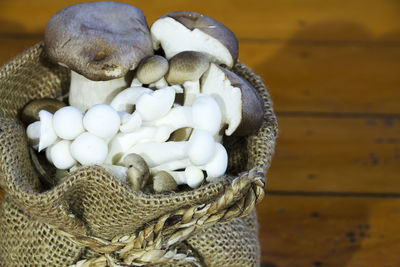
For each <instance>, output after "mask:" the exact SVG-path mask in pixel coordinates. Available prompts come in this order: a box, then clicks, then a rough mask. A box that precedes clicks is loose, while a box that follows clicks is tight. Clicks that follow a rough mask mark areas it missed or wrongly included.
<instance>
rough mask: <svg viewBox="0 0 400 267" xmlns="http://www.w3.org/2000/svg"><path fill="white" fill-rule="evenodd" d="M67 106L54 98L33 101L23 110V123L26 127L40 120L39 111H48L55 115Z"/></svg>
mask: <svg viewBox="0 0 400 267" xmlns="http://www.w3.org/2000/svg"><path fill="white" fill-rule="evenodd" d="M65 106H66V104H65V103H64V102H62V101H59V100H57V99H53V98H40V99H35V100H32V101H31V102H29V103H28V104H26V105H25V106H24V107H23V109H22V110H21V121H22V122H23V123H24V124H25V125H29V124H31V123H33V122H35V121H38V120H39V119H40V118H39V111H41V110H46V111H48V112H50V113H52V114H54V112H56V111H57V110H59V109H60V108H62V107H65Z"/></svg>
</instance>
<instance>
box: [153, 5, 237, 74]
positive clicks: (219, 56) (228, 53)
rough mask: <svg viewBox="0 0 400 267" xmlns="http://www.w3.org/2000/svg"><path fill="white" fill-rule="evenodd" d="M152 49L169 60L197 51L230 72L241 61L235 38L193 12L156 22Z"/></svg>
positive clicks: (167, 16) (218, 25)
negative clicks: (160, 51)
mask: <svg viewBox="0 0 400 267" xmlns="http://www.w3.org/2000/svg"><path fill="white" fill-rule="evenodd" d="M150 32H151V37H152V40H153V48H154V49H155V50H157V49H159V47H160V46H161V47H162V49H163V50H164V52H165V55H166V58H167V59H169V58H172V57H173V56H174V55H176V54H177V53H179V52H182V51H188V50H191V51H198V52H201V53H204V54H205V55H207V56H208V57H209V58H210V60H211V61H212V62H215V63H217V64H224V65H226V66H228V67H229V68H231V67H232V66H233V65H234V64H235V62H236V60H237V58H238V41H237V39H236V36H235V35H234V34H233V32H232V31H231V30H229V29H228V28H227V27H226V26H224V25H223V24H222V23H220V22H218V21H216V20H215V19H212V18H210V17H207V16H204V15H202V14H199V13H195V12H190V11H176V12H171V13H168V14H165V15H164V16H162V17H161V18H159V19H157V20H156V21H155V22H154V23H153V25H151V28H150Z"/></svg>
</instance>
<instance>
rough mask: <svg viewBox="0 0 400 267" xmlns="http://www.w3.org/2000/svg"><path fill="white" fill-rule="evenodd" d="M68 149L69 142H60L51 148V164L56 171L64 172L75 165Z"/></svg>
mask: <svg viewBox="0 0 400 267" xmlns="http://www.w3.org/2000/svg"><path fill="white" fill-rule="evenodd" d="M70 147H71V141H69V140H61V141H60V142H57V143H55V144H54V145H52V146H51V149H50V158H51V162H52V163H53V164H54V166H56V168H57V169H61V170H66V169H69V168H71V167H72V166H74V165H75V164H76V160H75V159H74V158H73V157H72V155H71V150H70ZM46 152H47V151H46Z"/></svg>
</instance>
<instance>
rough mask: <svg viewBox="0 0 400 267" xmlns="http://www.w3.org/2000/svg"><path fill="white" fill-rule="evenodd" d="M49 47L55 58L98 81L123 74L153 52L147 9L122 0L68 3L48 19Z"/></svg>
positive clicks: (51, 56) (46, 40)
mask: <svg viewBox="0 0 400 267" xmlns="http://www.w3.org/2000/svg"><path fill="white" fill-rule="evenodd" d="M44 44H45V50H46V53H47V54H48V55H49V57H50V59H51V60H52V61H54V62H57V63H61V64H64V65H66V66H68V67H69V68H70V69H72V70H73V71H75V72H77V73H79V74H81V75H83V76H85V77H86V78H88V79H90V80H94V81H106V80H111V79H115V78H120V77H123V76H124V75H125V74H126V73H127V72H128V71H129V70H130V69H134V68H135V67H136V66H137V64H138V63H139V62H140V60H141V59H142V58H144V57H146V56H149V55H153V49H152V42H151V38H150V33H149V30H148V25H147V22H146V18H145V16H144V14H143V12H142V11H141V10H140V9H138V8H136V7H134V6H132V5H128V4H124V3H119V2H89V3H82V4H76V5H72V6H69V7H66V8H64V9H62V10H60V11H59V12H57V13H56V14H55V15H53V17H51V19H50V20H49V22H48V23H47V26H46V30H45V40H44Z"/></svg>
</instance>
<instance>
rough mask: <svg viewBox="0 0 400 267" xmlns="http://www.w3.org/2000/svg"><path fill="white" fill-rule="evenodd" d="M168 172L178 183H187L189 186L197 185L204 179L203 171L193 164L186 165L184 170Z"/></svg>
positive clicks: (194, 186) (195, 186)
mask: <svg viewBox="0 0 400 267" xmlns="http://www.w3.org/2000/svg"><path fill="white" fill-rule="evenodd" d="M169 174H170V175H171V176H172V177H173V178H174V180H175V182H176V183H177V184H178V185H180V184H187V185H188V186H190V187H191V188H197V187H199V185H200V184H201V183H202V182H203V180H204V174H203V171H202V170H201V169H200V168H198V167H195V166H188V167H186V169H185V171H179V172H169Z"/></svg>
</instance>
